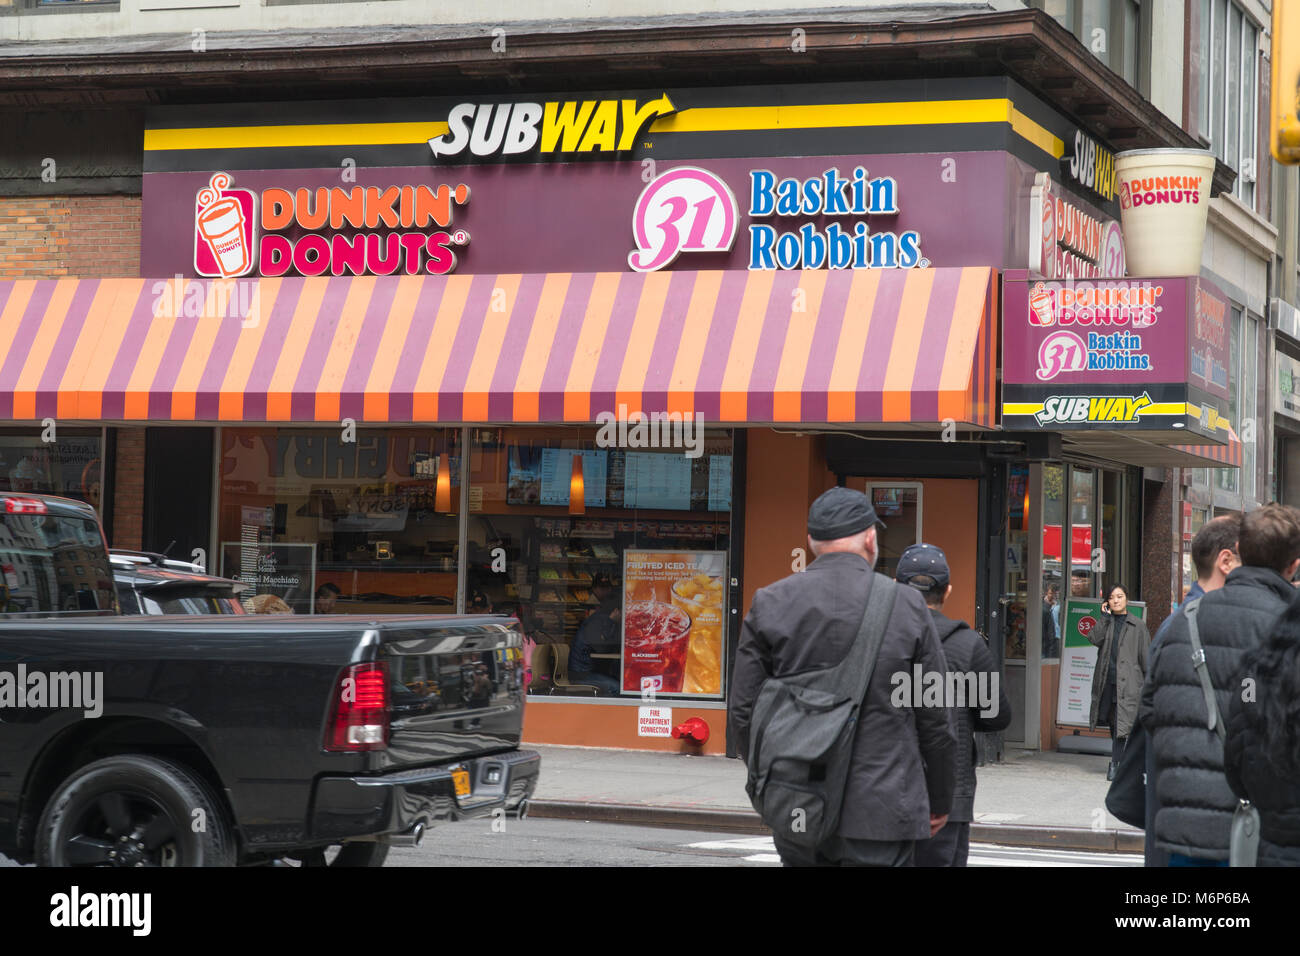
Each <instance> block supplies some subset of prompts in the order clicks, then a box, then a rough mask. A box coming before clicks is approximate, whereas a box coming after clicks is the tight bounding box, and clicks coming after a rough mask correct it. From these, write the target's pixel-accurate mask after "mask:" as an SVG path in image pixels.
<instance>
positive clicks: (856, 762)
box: [728, 552, 956, 840]
mask: <svg viewBox="0 0 1300 956" xmlns="http://www.w3.org/2000/svg"><path fill="white" fill-rule="evenodd" d="M872 573H873V572H872V570H871V567H870V566H869V565H868V564H867V562H866V560H865V559H863V558H862V557H861V556H859V555H855V554H847V553H843V552H834V553H830V554H824V555H822V556H821V557H819V558H818V559H817V560H816V561H814V562H813V563H812V564H810V565H808V569H807V570H806V571H804V572H802V573H799V574H792V575H790V576H789V577H787V578H783V579H782V580H780V581H777V582H776V583H775V584H771V585H769V586H768V587H765V588H761V589H760V590H759V591H758V592H757V593H756V594H755V595H754V600H753V603H752V604H751V605H750V610H749V614H748V615H747V616H746V618H745V622H744V624H743V626H742V627H741V632H740V645H739V648H738V649H737V652H736V666H735V670H734V672H733V674H732V679H731V701H730V706H729V715H728V718H729V722H730V734H731V739H732V741H733V742H734V743H735V745H736V749H737V750H738V751H739V752H740V755H741V757H742V758H745V757H747V756H748V753H749V731H750V718H751V716H752V714H753V710H754V702H755V700H756V699H757V698H758V692H759V690H760V689H761V688H762V686H763V682H764V681H766V680H767V679H768V678H769V677H772V676H780V675H785V674H790V673H797V672H799V671H804V670H810V669H813V668H819V667H830V666H832V665H834V664H835V663H837V662H839V661H842V660H843V659H844V657H845V655H846V654H847V653H848V649H849V647H850V645H851V644H852V643H853V641H854V639H855V638H856V637H857V633H858V627H859V625H860V624H861V623H862V614H863V611H864V610H865V608H866V603H867V589H868V583H867V582H868V580H869V575H871V574H872ZM914 664H920V665H921V667H922V669H923V671H925V672H928V671H935V672H938V673H941V674H942V673H944V672H945V671H946V670H947V664H946V662H945V660H944V656H943V651H942V649H941V648H940V645H939V638H938V636H937V635H936V634H935V630H934V622H933V621H932V620H931V618H930V613H929V611H928V609H927V608H926V606H925V602H924V601H923V600H922V599H921V595H920V593H919V592H918V591H915V590H914V589H912V588H908V587H900V588H899V589H898V598H897V600H896V601H895V603H894V610H893V613H892V614H891V615H890V618H889V625H888V627H887V628H886V632H885V638H884V642H883V643H882V644H881V647H880V656H879V658H878V659H877V660H876V666H875V670H874V671H873V672H872V675H871V683H870V685H869V686H868V687H867V696H866V700H865V706H864V707H863V708H862V710H861V717H860V719H859V722H858V731H857V737H856V739H855V741H854V748H853V760H852V764H851V766H850V768H849V780H848V787H847V791H846V794H845V800H844V810H843V813H842V815H841V818H840V828H839V835H840V836H841V837H846V838H851V839H864V840H920V839H926V838H928V837H929V836H930V814H932V813H933V814H936V815H938V814H944V813H948V812H949V810H950V809H951V808H952V797H953V773H954V757H955V750H956V748H955V740H956V738H955V735H954V730H953V722H952V717H951V714H950V711H949V710H948V709H947V708H945V707H916V708H912V707H895V706H893V705H892V704H891V702H890V695H891V691H892V684H891V680H890V677H891V675H893V674H896V673H900V672H901V673H906V674H908V675H911V674H912V671H913V665H914Z"/></svg>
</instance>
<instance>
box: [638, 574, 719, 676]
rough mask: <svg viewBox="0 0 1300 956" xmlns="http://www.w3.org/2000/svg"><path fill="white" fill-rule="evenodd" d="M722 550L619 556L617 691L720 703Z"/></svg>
mask: <svg viewBox="0 0 1300 956" xmlns="http://www.w3.org/2000/svg"><path fill="white" fill-rule="evenodd" d="M726 576H727V554H726V552H725V551H633V550H629V551H624V552H623V617H622V622H623V646H622V668H621V673H622V690H623V693H625V694H640V693H643V692H646V691H650V690H653V691H654V693H655V694H656V695H660V694H683V695H687V696H693V697H721V696H722V653H723V651H722V648H723V625H724V623H725V621H726V603H727V602H726Z"/></svg>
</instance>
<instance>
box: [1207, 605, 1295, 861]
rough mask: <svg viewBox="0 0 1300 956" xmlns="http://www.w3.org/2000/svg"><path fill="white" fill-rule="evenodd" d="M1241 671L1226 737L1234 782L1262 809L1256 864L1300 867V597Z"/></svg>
mask: <svg viewBox="0 0 1300 956" xmlns="http://www.w3.org/2000/svg"><path fill="white" fill-rule="evenodd" d="M1241 678H1242V679H1241V680H1239V681H1238V685H1239V686H1241V687H1242V691H1241V692H1240V693H1236V694H1233V695H1232V711H1231V713H1230V715H1229V716H1228V718H1227V720H1228V722H1227V732H1228V736H1227V739H1226V740H1225V741H1224V744H1223V769H1224V771H1225V773H1226V774H1227V777H1228V786H1229V787H1231V788H1232V792H1233V793H1234V794H1236V795H1237V796H1238V797H1241V798H1242V799H1243V800H1249V801H1251V803H1253V804H1254V805H1255V808H1256V809H1257V810H1259V836H1260V840H1259V858H1258V860H1257V861H1256V865H1258V866H1300V597H1297V599H1296V600H1293V601H1292V602H1291V604H1290V605H1289V606H1288V607H1287V610H1286V613H1285V614H1283V615H1282V619H1281V620H1280V621H1279V622H1278V624H1277V626H1276V629H1275V630H1274V631H1273V634H1272V636H1271V637H1269V638H1268V640H1267V641H1266V642H1265V643H1264V644H1263V645H1262V646H1261V647H1259V648H1258V649H1256V650H1254V651H1252V652H1251V653H1249V654H1247V655H1246V658H1245V661H1244V663H1243V666H1242V670H1241ZM1246 680H1249V681H1252V682H1253V686H1251V685H1246V684H1243V681H1246ZM1248 686H1250V687H1251V690H1250V691H1247V689H1246V688H1247V687H1248Z"/></svg>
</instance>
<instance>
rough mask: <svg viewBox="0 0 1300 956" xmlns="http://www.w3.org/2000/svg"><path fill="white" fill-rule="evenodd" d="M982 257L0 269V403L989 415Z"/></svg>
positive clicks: (130, 413) (304, 416) (444, 418)
mask: <svg viewBox="0 0 1300 956" xmlns="http://www.w3.org/2000/svg"><path fill="white" fill-rule="evenodd" d="M993 299H994V282H993V270H991V269H988V268H952V269H916V270H910V271H904V270H855V271H790V272H775V273H773V272H665V273H647V274H640V273H632V272H629V273H624V274H620V273H585V274H583V273H550V274H544V275H452V276H446V277H443V276H404V277H392V278H375V277H341V278H328V277H321V278H284V279H253V280H229V281H224V282H223V281H214V280H195V279H188V280H187V279H183V278H181V279H169V280H155V279H59V280H14V281H5V282H0V341H3V342H4V343H6V345H5V347H4V353H3V359H2V360H0V418H6V419H14V420H40V419H43V418H46V417H53V418H56V419H62V420H103V421H186V422H193V421H214V422H215V421H229V422H262V421H267V422H334V423H337V422H338V421H340V420H341V419H343V418H353V419H355V420H356V421H358V422H440V423H459V422H466V423H471V422H503V423H506V422H552V423H554V422H592V421H596V420H597V416H598V415H599V414H600V413H601V412H613V413H615V414H617V412H618V406H619V405H626V406H627V411H628V413H629V414H631V413H632V412H635V411H638V410H640V411H643V412H645V413H647V414H649V413H654V412H670V413H671V412H681V413H684V414H685V413H695V412H698V413H701V414H702V415H703V416H704V418H705V420H706V421H709V422H711V423H736V424H746V423H782V422H789V423H845V424H856V423H889V422H900V423H901V422H942V421H943V420H945V419H949V418H951V419H953V420H955V421H957V422H960V423H965V424H969V425H974V426H982V427H992V425H993V414H994V412H993V409H994V389H995V384H996V374H995V372H996V349H995V343H994V329H993V327H992V317H993V316H994V314H995V309H994V301H993Z"/></svg>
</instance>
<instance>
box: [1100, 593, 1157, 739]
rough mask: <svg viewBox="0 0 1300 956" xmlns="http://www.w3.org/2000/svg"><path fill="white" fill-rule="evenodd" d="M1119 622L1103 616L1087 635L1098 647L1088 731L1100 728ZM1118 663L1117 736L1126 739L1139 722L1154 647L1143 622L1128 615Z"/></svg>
mask: <svg viewBox="0 0 1300 956" xmlns="http://www.w3.org/2000/svg"><path fill="white" fill-rule="evenodd" d="M1115 621H1116V618H1115V616H1114V615H1111V614H1103V615H1102V620H1101V622H1100V623H1099V624H1098V625H1097V626H1096V627H1094V628H1093V629H1092V630H1091V631H1090V632H1089V633H1088V640H1089V641H1091V642H1092V643H1093V644H1095V645H1097V647H1099V648H1100V650H1099V651H1098V652H1097V668H1096V670H1095V671H1094V672H1093V677H1092V709H1091V711H1089V717H1088V727H1089V729H1091V730H1095V729H1096V728H1097V721H1098V720H1099V719H1100V718H1101V714H1099V713H1097V708H1098V706H1099V705H1100V703H1101V695H1102V692H1103V690H1104V689H1105V687H1106V679H1107V677H1108V676H1109V675H1110V646H1111V643H1112V642H1113V641H1114V640H1115V639H1116V637H1115ZM1118 639H1119V661H1118V663H1117V665H1116V667H1115V708H1116V710H1117V711H1118V713H1117V714H1116V715H1115V724H1116V729H1115V736H1116V737H1127V736H1128V735H1129V734H1130V733H1132V731H1133V721H1135V720H1136V719H1137V712H1138V704H1139V703H1140V702H1141V700H1142V684H1143V683H1144V682H1145V681H1146V676H1147V648H1148V647H1149V646H1150V644H1151V632H1150V631H1148V630H1147V626H1146V624H1144V623H1143V622H1142V621H1141V619H1139V618H1137V617H1135V616H1134V615H1133V614H1129V615H1128V616H1127V618H1126V619H1125V624H1124V633H1122V634H1120V635H1119V638H1118Z"/></svg>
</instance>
